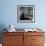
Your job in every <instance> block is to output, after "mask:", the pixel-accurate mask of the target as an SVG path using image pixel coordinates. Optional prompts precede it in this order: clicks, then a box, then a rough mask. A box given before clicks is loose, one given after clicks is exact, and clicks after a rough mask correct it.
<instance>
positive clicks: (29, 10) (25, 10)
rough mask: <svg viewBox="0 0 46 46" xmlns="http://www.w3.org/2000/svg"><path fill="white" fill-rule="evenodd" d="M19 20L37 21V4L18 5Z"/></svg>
mask: <svg viewBox="0 0 46 46" xmlns="http://www.w3.org/2000/svg"><path fill="white" fill-rule="evenodd" d="M17 22H35V5H18V6H17Z"/></svg>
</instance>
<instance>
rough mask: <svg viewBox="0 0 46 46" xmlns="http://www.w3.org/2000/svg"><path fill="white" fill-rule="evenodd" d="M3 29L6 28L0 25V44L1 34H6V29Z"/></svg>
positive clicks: (0, 40)
mask: <svg viewBox="0 0 46 46" xmlns="http://www.w3.org/2000/svg"><path fill="white" fill-rule="evenodd" d="M4 28H6V26H5V25H4V24H0V43H2V36H3V34H2V33H3V32H6V29H5V30H4Z"/></svg>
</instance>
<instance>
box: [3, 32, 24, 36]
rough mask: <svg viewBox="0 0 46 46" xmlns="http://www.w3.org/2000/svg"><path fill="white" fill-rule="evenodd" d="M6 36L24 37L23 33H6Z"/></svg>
mask: <svg viewBox="0 0 46 46" xmlns="http://www.w3.org/2000/svg"><path fill="white" fill-rule="evenodd" d="M3 35H5V36H23V32H4V33H3Z"/></svg>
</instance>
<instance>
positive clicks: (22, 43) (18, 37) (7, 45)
mask: <svg viewBox="0 0 46 46" xmlns="http://www.w3.org/2000/svg"><path fill="white" fill-rule="evenodd" d="M44 36H45V33H44V32H3V42H2V45H3V46H44V41H45V40H44V39H45V37H44Z"/></svg>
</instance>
